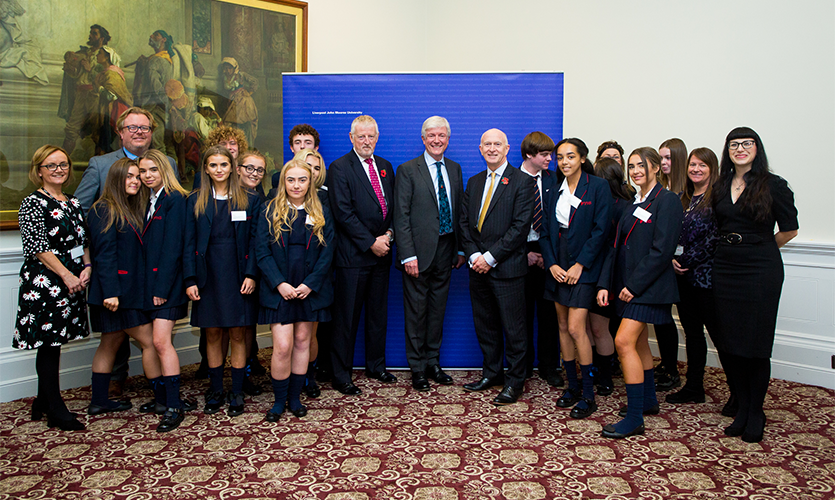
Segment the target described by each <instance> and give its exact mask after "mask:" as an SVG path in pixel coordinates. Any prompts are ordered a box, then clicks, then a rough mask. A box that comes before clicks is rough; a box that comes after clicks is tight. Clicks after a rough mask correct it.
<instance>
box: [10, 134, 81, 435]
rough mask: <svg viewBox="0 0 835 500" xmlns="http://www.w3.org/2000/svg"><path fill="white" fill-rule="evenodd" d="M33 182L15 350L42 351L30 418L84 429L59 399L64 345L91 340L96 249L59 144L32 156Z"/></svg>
mask: <svg viewBox="0 0 835 500" xmlns="http://www.w3.org/2000/svg"><path fill="white" fill-rule="evenodd" d="M29 180H30V181H32V183H33V184H35V185H36V186H40V187H39V188H38V189H37V190H36V191H35V192H34V193H32V194H30V195H29V196H27V197H26V198H24V199H23V201H22V202H21V204H20V210H19V211H18V215H17V217H18V222H19V224H20V238H21V240H22V243H23V257H24V261H23V266H21V268H20V295H19V298H18V307H17V319H16V321H15V329H14V338H13V339H12V347H13V348H15V349H37V350H38V353H37V355H36V357H35V369H36V370H37V372H38V396H37V397H36V398H35V400H34V401H32V420H40V419H41V418H42V417H43V414H44V413H45V414H46V416H47V425H49V427H58V428H59V429H61V430H65V431H69V430H82V429H84V424H82V423H81V422H79V421H78V420H77V419H76V415H75V414H74V413H71V412H70V411H69V410H68V409H67V405H66V404H64V400H63V399H62V398H61V390H60V381H59V376H58V369H59V364H60V361H61V346H62V345H63V344H66V343H67V342H69V341H71V340H76V339H82V338H84V337H86V336H87V335H89V333H90V332H89V329H88V326H87V302H86V301H85V298H84V289H85V288H86V287H87V285H88V283H89V282H90V274H91V269H90V251H89V249H88V239H87V228H86V225H85V224H84V217H83V215H82V214H83V211H82V209H81V203H79V201H78V199H77V198H75V197H74V196H70V195H68V194H66V193H64V192H63V189H62V188H63V187H64V186H65V185H66V184H68V183H70V182H71V181H72V161H71V160H70V159H69V156H68V155H67V152H66V151H64V150H63V149H61V148H59V147H57V146H50V145H46V146H41V147H40V148H38V150H37V151H35V154H34V156H33V157H32V164H31V167H30V169H29Z"/></svg>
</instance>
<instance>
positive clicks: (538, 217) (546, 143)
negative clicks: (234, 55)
mask: <svg viewBox="0 0 835 500" xmlns="http://www.w3.org/2000/svg"><path fill="white" fill-rule="evenodd" d="M553 152H554V141H553V140H552V139H551V138H550V137H548V136H547V135H546V134H543V133H542V132H531V133H530V134H528V135H526V136H525V138H524V139H522V158H524V160H523V161H522V166H521V167H520V168H519V170H521V171H522V172H524V173H526V174H528V175H530V176H531V177H533V178H534V179H535V180H536V191H535V192H534V202H533V220H532V222H531V227H530V231H528V242H527V254H528V274H527V275H526V276H525V307H526V308H525V320H526V325H527V328H528V349H527V352H526V353H525V368H526V370H527V373H526V375H527V376H528V377H530V376H531V374H532V373H533V362H534V358H536V357H537V356H536V355H535V352H534V351H536V352H538V353H539V356H538V358H539V376H540V377H542V378H543V379H544V380H545V381H546V382H548V384H550V385H552V386H554V387H561V386H562V385H563V384H564V383H565V382H564V381H563V379H562V375H560V368H559V367H560V342H559V333H558V328H559V326H558V323H557V310H556V309H555V308H554V303H553V302H551V301H550V300H545V298H544V297H543V296H542V295H543V293H544V291H545V273H546V272H548V271H547V270H546V269H545V264H544V263H543V261H542V251H541V250H540V248H539V232H540V230H541V229H542V220H543V217H544V216H545V213H544V211H543V207H544V206H546V204H545V200H546V199H547V197H548V195H549V192H550V190H551V188H553V187H554V185H555V184H556V182H557V180H556V179H557V176H556V175H555V174H554V173H553V172H551V171H550V170H548V165H549V164H550V163H551V155H552V154H553ZM534 314H536V315H537V319H538V320H539V322H538V336H537V337H538V339H537V345H536V350H534V341H533V337H534V327H533V324H534Z"/></svg>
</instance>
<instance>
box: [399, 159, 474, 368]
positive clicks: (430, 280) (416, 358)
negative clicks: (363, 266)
mask: <svg viewBox="0 0 835 500" xmlns="http://www.w3.org/2000/svg"><path fill="white" fill-rule="evenodd" d="M444 167H445V169H446V172H447V177H448V180H449V182H448V183H446V182H445V184H446V186H445V187H446V190H447V193H449V198H451V203H450V215H451V217H452V230H453V232H452V233H450V234H447V235H444V236H441V235H440V215H439V210H438V194H437V191H436V188H435V183H434V182H433V180H432V172H436V170H434V169H437V167H436V166H435V165H434V164H433V165H427V164H426V159H425V157H424V155H420V156H419V157H417V158H415V159H413V160H409V161H407V162H406V163H404V164H402V165H400V166H399V167H397V176H396V178H395V182H396V184H395V200H394V235H395V243H396V244H397V259H396V260H395V267H397V268H398V269H400V270H401V271H403V308H404V319H405V327H406V328H405V329H406V358H407V360H408V361H409V367H410V368H411V370H412V373H423V372H424V371H425V370H426V369H427V368H429V367H432V366H440V361H439V357H440V349H441V340H442V337H443V327H444V313H445V311H446V303H447V296H448V295H449V281H450V278H451V276H452V267H453V265H454V264H455V263H456V260H457V254H458V249H459V246H460V245H459V238H458V234H459V231H458V216H459V214H460V212H461V200H462V198H463V196H464V182H463V179H462V175H461V165H459V164H458V163H455V162H454V161H452V160H450V159H449V158H444ZM430 169H433V170H432V172H430ZM411 257H417V263H418V271H419V273H420V274H419V275H418V277H416V278H414V277H412V276H409V275H408V274H407V273H406V272H405V270H404V266H403V264H402V261H403V260H406V259H409V258H411Z"/></svg>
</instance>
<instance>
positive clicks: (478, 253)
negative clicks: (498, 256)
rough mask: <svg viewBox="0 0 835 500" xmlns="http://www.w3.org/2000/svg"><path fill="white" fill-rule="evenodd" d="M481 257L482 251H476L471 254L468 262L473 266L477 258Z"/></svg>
mask: <svg viewBox="0 0 835 500" xmlns="http://www.w3.org/2000/svg"><path fill="white" fill-rule="evenodd" d="M479 257H481V252H476V253H474V254H472V255H470V258H469V260H468V261H467V263H468V264H469V265H470V267H473V264H475V261H476V259H478V258H479Z"/></svg>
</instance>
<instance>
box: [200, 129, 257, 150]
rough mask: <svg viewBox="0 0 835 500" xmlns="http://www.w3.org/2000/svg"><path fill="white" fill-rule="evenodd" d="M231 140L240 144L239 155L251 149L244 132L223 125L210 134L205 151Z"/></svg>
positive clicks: (204, 147)
mask: <svg viewBox="0 0 835 500" xmlns="http://www.w3.org/2000/svg"><path fill="white" fill-rule="evenodd" d="M230 139H234V141H235V142H237V143H238V154H241V153H243V152H244V151H247V150H248V149H249V143H248V142H247V141H246V135H244V131H243V130H241V129H239V128H235V127H230V126H229V125H221V126H219V127H217V128H216V129H214V130H212V131H211V132H209V137H207V138H206V142H205V144H203V151H205V150H207V149H209V148H210V147H212V146H217V145H218V144H220V143H221V142H226V141H228V140H230Z"/></svg>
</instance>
